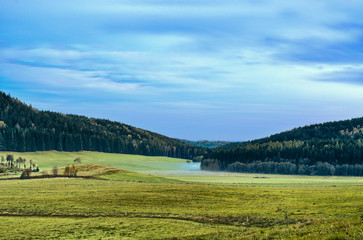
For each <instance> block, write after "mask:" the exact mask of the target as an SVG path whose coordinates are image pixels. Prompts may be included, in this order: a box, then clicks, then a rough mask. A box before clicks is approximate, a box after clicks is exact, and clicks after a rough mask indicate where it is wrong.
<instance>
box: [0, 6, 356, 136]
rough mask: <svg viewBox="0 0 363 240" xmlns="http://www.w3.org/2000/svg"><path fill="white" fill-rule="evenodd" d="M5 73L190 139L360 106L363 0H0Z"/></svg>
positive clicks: (24, 87) (12, 84)
mask: <svg viewBox="0 0 363 240" xmlns="http://www.w3.org/2000/svg"><path fill="white" fill-rule="evenodd" d="M0 6H1V7H0V85H1V90H2V91H5V92H7V93H11V94H12V96H15V97H18V98H19V99H21V100H23V101H25V102H26V103H28V104H32V105H33V106H34V107H37V108H39V109H44V110H53V111H57V112H63V113H74V114H80V115H86V116H90V117H100V118H107V119H111V120H115V121H120V122H123V123H127V124H130V125H133V126H137V127H141V128H144V129H148V130H152V131H155V132H159V133H162V134H165V135H167V136H170V137H177V138H185V139H191V140H200V139H208V140H232V141H242V140H251V139H255V138H259V137H264V136H268V135H270V134H273V133H277V132H280V131H283V130H288V129H291V128H293V127H298V126H303V125H307V124H312V123H319V122H325V121H333V120H342V119H349V118H353V117H360V116H363V108H362V106H363V18H362V17H361V9H363V2H362V1H354V0H351V1H340V0H339V1H338V0H326V1H313V0H306V1H287V0H286V1H285V0H271V1H264V0H253V1H252V0H247V1H234V0H230V1H226V0H209V1H204V0H199V1H191V0H184V1H183V0H181V1H170V0H168V1H167V0H155V1H152V0H150V1H142V0H133V1H122V0H117V1H116V0H97V1H96V0H87V1H86V0H77V1H70V0H62V1H49V0H0Z"/></svg>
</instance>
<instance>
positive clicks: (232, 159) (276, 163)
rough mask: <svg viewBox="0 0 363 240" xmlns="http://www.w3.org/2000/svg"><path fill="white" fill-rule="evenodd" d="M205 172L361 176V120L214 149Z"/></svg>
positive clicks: (305, 129) (362, 121) (303, 129)
mask: <svg viewBox="0 0 363 240" xmlns="http://www.w3.org/2000/svg"><path fill="white" fill-rule="evenodd" d="M201 167H202V169H205V170H227V171H235V172H257V173H280V174H308V175H354V176H362V175H363V118H354V119H351V120H344V121H336V122H327V123H322V124H314V125H309V126H305V127H299V128H295V129H292V130H290V131H286V132H282V133H279V134H274V135H271V136H270V137H266V138H262V139H257V140H254V141H249V142H243V143H238V144H233V145H230V146H226V147H220V148H216V149H214V150H213V151H212V152H210V153H207V154H205V155H204V159H203V161H202V164H201Z"/></svg>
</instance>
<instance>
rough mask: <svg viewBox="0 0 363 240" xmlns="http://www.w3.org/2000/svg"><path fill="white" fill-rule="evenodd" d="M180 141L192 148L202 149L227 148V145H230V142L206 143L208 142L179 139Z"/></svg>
mask: <svg viewBox="0 0 363 240" xmlns="http://www.w3.org/2000/svg"><path fill="white" fill-rule="evenodd" d="M180 141H181V142H184V143H188V144H191V145H193V146H197V147H203V148H217V147H223V146H227V145H230V144H231V142H227V141H208V140H203V141H190V140H186V139H180Z"/></svg>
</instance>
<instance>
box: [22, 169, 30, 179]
mask: <svg viewBox="0 0 363 240" xmlns="http://www.w3.org/2000/svg"><path fill="white" fill-rule="evenodd" d="M31 172H32V171H31V170H30V169H29V168H27V169H24V170H23V172H22V173H21V176H20V179H27V178H29V177H30V174H31Z"/></svg>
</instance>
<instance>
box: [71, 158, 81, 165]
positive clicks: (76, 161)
mask: <svg viewBox="0 0 363 240" xmlns="http://www.w3.org/2000/svg"><path fill="white" fill-rule="evenodd" d="M73 162H74V163H78V164H81V159H80V158H76V159H74V160H73Z"/></svg>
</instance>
